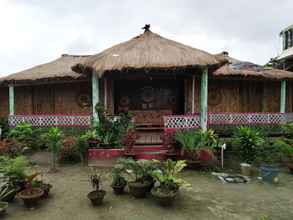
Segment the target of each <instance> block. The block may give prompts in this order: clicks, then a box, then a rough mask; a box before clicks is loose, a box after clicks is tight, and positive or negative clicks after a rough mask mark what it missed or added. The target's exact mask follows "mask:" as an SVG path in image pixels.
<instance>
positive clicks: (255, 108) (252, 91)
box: [185, 78, 293, 112]
mask: <svg viewBox="0 0 293 220" xmlns="http://www.w3.org/2000/svg"><path fill="white" fill-rule="evenodd" d="M292 85H293V83H291V84H290V86H288V95H287V111H288V112H292V105H293V100H292V97H293V89H292ZM208 92H209V93H208V109H209V112H279V110H280V104H279V103H280V82H270V81H267V82H263V81H247V80H241V81H240V80H233V81H232V80H220V79H209V85H208ZM185 96H186V99H187V100H186V109H187V111H186V112H191V106H192V81H191V79H187V80H186V81H185ZM195 112H200V78H196V82H195Z"/></svg>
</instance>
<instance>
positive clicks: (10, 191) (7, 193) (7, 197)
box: [0, 179, 19, 202]
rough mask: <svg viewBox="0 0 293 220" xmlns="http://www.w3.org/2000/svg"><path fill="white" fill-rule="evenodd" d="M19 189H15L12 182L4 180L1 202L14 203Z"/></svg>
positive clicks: (1, 186) (1, 188) (0, 184)
mask: <svg viewBox="0 0 293 220" xmlns="http://www.w3.org/2000/svg"><path fill="white" fill-rule="evenodd" d="M18 190H19V188H15V187H14V186H13V185H12V183H11V182H9V181H7V180H5V179H3V180H1V183H0V201H3V202H13V200H14V197H15V195H16V194H17V192H18Z"/></svg>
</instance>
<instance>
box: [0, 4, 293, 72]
mask: <svg viewBox="0 0 293 220" xmlns="http://www.w3.org/2000/svg"><path fill="white" fill-rule="evenodd" d="M146 23H150V24H151V26H152V27H151V30H152V31H153V32H157V33H159V34H160V35H162V36H164V37H167V38H171V39H173V40H176V41H179V42H182V43H185V44H188V45H191V46H193V47H196V48H199V49H203V50H206V51H208V52H210V53H218V52H221V51H223V50H226V51H229V53H230V55H231V56H233V57H235V58H238V59H242V60H248V61H252V62H255V63H259V64H264V63H266V62H267V61H268V60H269V59H270V58H271V57H274V56H276V55H278V53H279V51H280V39H279V35H278V34H279V32H280V30H281V29H282V28H284V27H286V26H288V25H290V24H293V1H292V0H254V1H248V0H221V1H217V0H200V1H199V0H176V1H175V0H145V1H139V0H116V1H114V0H70V1H69V0H67V1H65V0H45V1H43V0H0V27H1V31H0V76H3V75H7V74H10V73H14V72H17V71H20V70H23V69H25V68H29V67H32V66H34V65H37V64H41V63H45V62H48V61H51V60H53V59H56V58H58V57H59V56H60V55H61V54H63V53H68V54H94V53H98V52H100V51H101V50H103V49H106V48H108V47H110V46H112V45H114V44H116V43H119V42H121V41H125V40H128V39H130V38H132V37H134V36H136V35H137V34H140V33H141V32H142V30H141V27H143V26H144V24H146Z"/></svg>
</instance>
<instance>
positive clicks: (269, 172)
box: [256, 140, 284, 183]
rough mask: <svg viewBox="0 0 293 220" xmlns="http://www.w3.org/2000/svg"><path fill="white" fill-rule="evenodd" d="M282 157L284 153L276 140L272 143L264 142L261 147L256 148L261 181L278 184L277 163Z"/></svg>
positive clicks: (278, 170) (278, 169)
mask: <svg viewBox="0 0 293 220" xmlns="http://www.w3.org/2000/svg"><path fill="white" fill-rule="evenodd" d="M283 155H284V152H283V149H282V146H281V145H280V143H278V140H275V141H273V142H272V143H271V142H269V141H266V142H265V144H263V146H261V147H259V148H258V152H257V155H256V157H257V159H256V161H257V162H258V164H260V175H261V177H262V180H263V181H265V182H269V183H278V182H279V172H280V168H279V162H280V161H281V159H282V157H283Z"/></svg>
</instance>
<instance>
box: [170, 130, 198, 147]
mask: <svg viewBox="0 0 293 220" xmlns="http://www.w3.org/2000/svg"><path fill="white" fill-rule="evenodd" d="M175 140H176V141H177V142H179V143H180V145H181V146H182V148H183V149H184V150H186V151H194V150H197V149H198V146H197V145H196V142H197V135H196V133H195V131H192V130H185V131H184V130H179V131H178V132H176V133H175Z"/></svg>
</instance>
